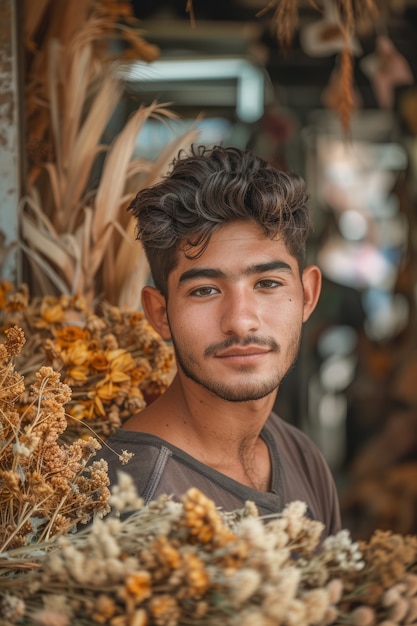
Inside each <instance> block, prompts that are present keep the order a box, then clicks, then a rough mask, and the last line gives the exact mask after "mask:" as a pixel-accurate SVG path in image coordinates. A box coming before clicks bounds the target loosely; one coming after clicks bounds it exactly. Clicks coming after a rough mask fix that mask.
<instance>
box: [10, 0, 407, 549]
mask: <svg viewBox="0 0 417 626" xmlns="http://www.w3.org/2000/svg"><path fill="white" fill-rule="evenodd" d="M0 10H1V15H0V18H1V19H0V23H1V38H0V40H1V44H0V45H1V59H2V64H1V72H0V75H1V94H2V96H1V99H0V138H1V145H2V152H1V156H0V180H1V185H0V195H1V202H0V220H1V225H0V231H1V232H0V264H1V278H2V280H7V281H10V283H11V284H13V285H15V286H17V287H19V285H21V284H23V283H24V284H27V285H28V287H29V291H30V293H32V294H33V295H34V296H35V295H37V296H42V297H45V296H49V295H52V294H54V295H59V294H66V295H69V296H71V295H74V294H83V295H85V296H86V297H87V299H88V300H89V301H90V302H91V306H92V307H94V306H95V304H96V303H97V301H98V300H100V299H105V300H108V301H111V302H113V304H114V305H117V306H121V307H129V308H133V309H134V308H138V307H139V306H140V305H139V293H140V287H141V286H142V284H144V282H145V281H146V280H147V276H148V272H147V266H146V262H145V261H144V258H143V255H142V256H141V255H140V253H139V252H135V253H133V257H132V252H131V250H132V247H131V242H132V239H133V233H132V225H131V224H130V222H129V221H128V219H127V217H126V215H125V213H126V206H127V204H128V202H129V199H130V198H131V197H132V194H133V193H134V192H135V191H136V190H137V189H138V188H140V187H141V186H145V185H148V184H152V182H155V181H156V180H157V179H158V178H159V177H160V176H162V175H163V174H164V172H165V171H166V168H167V167H168V165H169V162H170V161H171V159H172V158H173V156H175V155H176V153H177V152H178V150H179V149H180V148H182V147H184V148H186V147H187V146H188V145H189V144H190V143H191V142H194V143H201V144H206V145H213V144H218V143H223V144H226V145H237V146H239V147H242V148H246V147H247V148H250V149H252V150H254V151H255V152H256V153H257V154H259V155H260V156H262V157H264V158H266V159H267V160H268V161H270V162H271V163H273V164H274V165H275V166H277V167H279V168H282V169H286V170H287V169H288V170H295V171H297V172H299V173H301V174H302V175H303V176H304V177H305V179H306V181H307V185H308V189H309V194H310V199H311V208H312V212H313V217H314V224H315V228H314V235H313V238H312V240H311V242H310V248H309V257H310V261H312V262H315V263H317V264H318V265H319V266H320V268H321V270H322V272H323V277H324V284H323V293H322V297H321V300H320V304H319V306H318V309H317V310H316V312H315V313H314V315H313V317H312V319H311V320H310V321H309V322H308V324H307V325H306V328H305V334H304V339H303V343H302V347H301V352H300V356H299V359H298V361H297V363H296V365H295V367H294V368H293V370H292V371H291V372H290V373H289V374H288V376H287V378H286V380H285V381H284V383H283V385H282V388H281V390H280V393H279V397H278V400H277V407H276V408H277V411H278V412H279V414H280V415H281V416H282V417H283V419H286V420H288V421H290V422H292V423H294V424H295V425H297V426H299V427H300V428H302V429H303V430H304V431H306V432H307V433H308V434H309V435H310V436H311V437H312V438H313V439H314V440H315V441H316V443H317V444H318V446H319V447H320V449H321V450H322V451H323V453H324V455H325V457H326V459H327V461H328V463H329V464H330V467H331V469H332V471H333V473H334V475H335V478H336V482H337V485H338V488H339V493H340V498H341V503H342V512H343V518H344V525H345V526H346V527H348V528H350V529H351V531H352V534H353V535H354V536H356V537H368V536H369V535H370V534H371V533H372V532H373V530H374V529H375V528H386V529H388V528H389V529H392V530H395V531H396V532H400V533H404V534H407V533H413V534H415V533H417V333H416V330H417V326H416V298H417V259H416V252H417V250H416V246H417V221H416V218H417V86H416V81H415V79H416V76H417V24H416V13H417V2H416V1H415V0H403V1H400V0H392V1H389V0H378V1H377V0H374V1H373V0H368V1H367V2H359V1H358V2H355V1H354V0H322V1H319V0H317V2H314V3H313V2H308V1H307V0H305V1H304V0H299V1H297V0H280V1H278V0H277V1H276V2H270V3H269V4H267V3H265V2H262V0H234V1H229V0H223V1H222V2H220V1H218V0H215V1H213V0H211V1H210V2H208V1H206V0H194V2H186V0H176V1H168V0H166V1H164V0H132V2H116V1H114V2H108V1H101V2H100V1H98V0H97V1H95V2H93V1H92V0H74V2H71V3H67V2H64V1H63V0H62V1H61V0H59V1H58V0H57V1H56V2H48V1H47V0H42V1H41V0H39V1H38V2H36V3H30V2H27V3H25V2H13V1H12V0H9V1H6V0H0ZM161 105H163V106H161ZM129 246H130V247H129ZM135 246H137V249H138V250H139V246H138V244H135ZM135 250H136V248H135ZM109 255H110V256H109Z"/></svg>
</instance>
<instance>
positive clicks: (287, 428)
mask: <svg viewBox="0 0 417 626" xmlns="http://www.w3.org/2000/svg"><path fill="white" fill-rule="evenodd" d="M265 430H266V432H267V433H268V434H269V435H270V436H271V437H273V439H274V441H275V444H276V446H277V447H278V449H279V450H280V455H281V456H282V455H285V453H287V454H291V455H294V454H297V455H300V456H302V457H303V458H304V460H308V459H312V460H313V459H314V461H319V462H320V463H324V458H323V455H322V452H321V451H320V450H319V448H318V446H317V445H316V443H315V442H314V441H313V440H312V439H311V437H310V436H309V435H308V434H307V433H305V432H304V431H303V430H301V428H299V427H298V426H295V425H294V424H291V423H290V422H287V421H285V420H284V419H282V418H281V417H279V415H277V413H275V412H274V411H273V412H272V413H271V414H270V416H269V418H268V420H267V422H266V424H265Z"/></svg>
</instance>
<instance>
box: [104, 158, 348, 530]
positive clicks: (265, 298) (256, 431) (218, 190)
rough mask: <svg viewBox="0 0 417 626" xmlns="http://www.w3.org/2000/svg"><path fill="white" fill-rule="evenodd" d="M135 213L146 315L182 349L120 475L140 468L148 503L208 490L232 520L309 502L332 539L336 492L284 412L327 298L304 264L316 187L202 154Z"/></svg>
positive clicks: (140, 200)
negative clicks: (288, 378) (314, 317)
mask: <svg viewBox="0 0 417 626" xmlns="http://www.w3.org/2000/svg"><path fill="white" fill-rule="evenodd" d="M130 209H131V211H132V212H133V214H134V215H135V217H136V218H137V221H138V239H139V240H140V241H141V242H142V244H143V246H144V248H145V251H146V255H147V258H148V260H149V264H150V268H151V272H152V277H153V280H154V284H155V286H154V287H153V286H147V287H145V288H144V290H143V295H142V303H143V308H144V311H145V314H146V316H147V318H148V320H149V321H150V323H151V324H152V325H153V327H154V328H155V329H156V330H157V331H158V332H159V333H160V335H161V336H162V337H163V338H164V339H166V340H167V341H168V340H170V341H172V343H173V346H174V349H175V355H176V360H177V374H176V376H175V378H174V380H173V382H172V384H171V386H170V387H169V388H168V390H167V391H166V393H165V394H164V395H163V396H161V397H160V398H159V399H157V400H156V401H155V402H154V403H152V404H151V405H150V406H148V407H147V408H146V409H145V410H143V411H142V412H140V413H139V414H137V415H134V416H132V417H131V418H130V419H129V420H128V421H127V422H126V423H125V424H124V426H123V429H120V430H118V431H117V432H116V433H115V434H114V436H112V437H111V439H110V440H109V442H108V443H109V444H110V445H111V447H112V448H113V449H116V450H117V451H118V452H121V451H122V450H128V451H129V452H133V453H134V457H133V458H132V459H131V460H130V461H129V463H128V464H127V465H125V466H123V467H122V466H121V465H120V463H119V462H118V460H117V458H116V457H115V456H114V455H112V454H111V453H109V452H106V451H104V452H103V456H104V457H105V458H106V459H107V461H108V462H109V474H110V477H111V480H112V481H116V473H117V470H118V469H122V470H123V471H126V472H130V473H131V474H132V476H133V477H134V479H135V482H136V484H137V486H138V491H139V493H140V494H141V495H142V496H143V497H144V499H145V500H146V501H150V500H152V499H155V498H156V497H158V496H159V495H160V494H162V493H166V494H170V495H173V496H180V495H181V494H182V493H184V492H185V491H186V490H187V489H188V488H189V487H190V486H195V487H198V488H199V489H200V490H201V491H202V492H203V493H205V494H206V495H207V496H208V497H210V498H211V499H212V500H214V501H215V502H216V504H217V505H218V506H220V507H222V508H223V509H224V510H234V509H237V508H240V507H241V506H243V504H244V503H245V502H246V501H247V500H251V501H253V502H254V503H255V504H256V505H257V507H258V510H259V512H260V514H270V513H274V512H277V511H279V510H281V509H282V508H283V507H284V506H285V504H286V503H288V502H290V501H293V500H302V501H304V502H306V504H307V505H308V507H309V511H310V514H311V516H312V517H313V518H315V519H318V520H321V521H322V522H323V523H324V524H325V528H326V530H325V534H334V533H335V532H337V531H338V530H339V529H340V514H339V505H338V498H337V492H336V489H335V486H334V483H333V479H332V477H331V474H330V471H329V469H328V467H327V465H326V463H325V461H324V459H323V458H322V455H321V454H320V452H319V451H318V450H317V448H316V447H315V446H314V445H313V443H312V442H311V441H310V440H309V439H308V438H307V437H306V436H305V435H304V434H303V433H302V432H301V431H299V430H297V429H296V428H294V427H293V426H291V425H289V424H288V423H286V422H284V421H282V420H281V419H280V418H278V417H277V416H276V415H275V414H274V413H273V412H272V408H273V405H274V401H275V398H276V395H277V391H278V389H279V386H280V383H281V381H282V379H283V377H284V376H285V374H286V373H287V372H288V370H289V369H290V368H291V366H292V364H293V362H294V360H295V358H296V356H297V353H298V348H299V343H300V337H301V331H302V325H303V323H304V322H305V321H306V320H307V319H308V318H309V316H310V315H311V313H312V311H313V310H314V308H315V306H316V303H317V300H318V297H319V293H320V288H321V274H320V270H319V269H318V267H316V266H314V265H310V266H307V267H304V261H305V242H306V239H307V236H308V234H309V232H310V214H309V211H308V208H307V196H306V190H305V185H304V182H303V181H302V180H301V179H300V178H299V177H298V176H296V175H293V174H287V173H283V172H279V171H277V170H275V169H274V168H272V167H271V166H270V165H269V164H268V163H267V162H265V161H263V160H262V159H259V158H257V157H256V156H254V155H253V154H251V153H250V152H243V151H241V150H239V149H237V148H223V147H215V148H213V149H211V150H207V149H205V148H200V149H193V150H192V151H191V154H190V155H188V156H187V157H184V158H179V159H177V160H176V162H174V164H173V169H172V171H171V173H170V175H169V176H168V177H167V178H166V179H164V180H163V181H162V182H160V183H158V184H157V185H155V186H153V187H151V188H148V189H144V190H143V191H141V192H139V193H138V195H137V197H136V199H135V200H134V201H133V203H132V205H131V207H130Z"/></svg>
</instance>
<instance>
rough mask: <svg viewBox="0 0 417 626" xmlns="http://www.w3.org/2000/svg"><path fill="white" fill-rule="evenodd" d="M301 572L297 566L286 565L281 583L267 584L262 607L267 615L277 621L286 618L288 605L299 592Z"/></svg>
mask: <svg viewBox="0 0 417 626" xmlns="http://www.w3.org/2000/svg"><path fill="white" fill-rule="evenodd" d="M300 577H301V572H300V570H298V569H296V568H295V567H285V568H283V569H282V570H281V580H280V583H279V584H273V585H272V584H270V585H268V584H265V585H264V586H263V592H264V594H265V598H264V601H263V603H262V609H263V611H264V613H265V614H266V615H268V616H269V617H272V618H273V619H275V620H277V621H281V620H283V619H284V617H285V615H286V611H287V607H288V605H289V604H290V602H291V601H292V600H293V599H294V598H295V596H296V594H297V589H298V584H299V582H300Z"/></svg>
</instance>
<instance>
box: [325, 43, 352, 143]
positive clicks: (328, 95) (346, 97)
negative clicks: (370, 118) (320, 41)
mask: <svg viewBox="0 0 417 626" xmlns="http://www.w3.org/2000/svg"><path fill="white" fill-rule="evenodd" d="M323 100H324V104H325V106H326V107H327V108H329V109H331V110H332V111H334V112H335V113H336V114H337V116H338V117H339V120H340V124H341V127H342V129H343V131H344V133H345V134H348V132H349V129H350V122H351V117H352V113H353V111H354V110H355V108H356V106H357V103H356V102H355V92H354V83H353V59H352V51H351V49H350V47H349V46H347V45H346V46H345V47H344V48H343V50H342V52H341V54H340V57H339V66H338V68H336V69H335V70H334V72H333V74H332V76H331V79H330V83H329V85H328V87H327V89H326V90H325V91H324V94H323Z"/></svg>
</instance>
